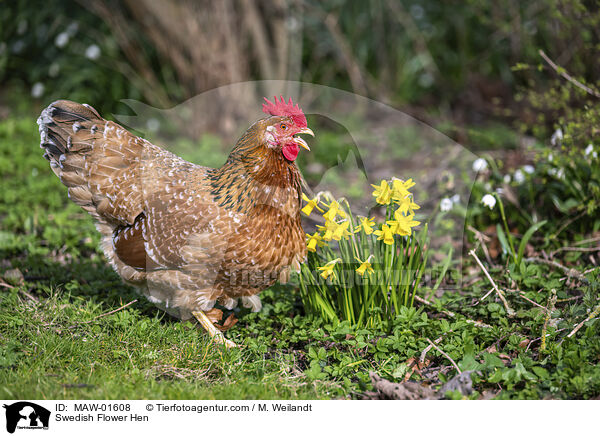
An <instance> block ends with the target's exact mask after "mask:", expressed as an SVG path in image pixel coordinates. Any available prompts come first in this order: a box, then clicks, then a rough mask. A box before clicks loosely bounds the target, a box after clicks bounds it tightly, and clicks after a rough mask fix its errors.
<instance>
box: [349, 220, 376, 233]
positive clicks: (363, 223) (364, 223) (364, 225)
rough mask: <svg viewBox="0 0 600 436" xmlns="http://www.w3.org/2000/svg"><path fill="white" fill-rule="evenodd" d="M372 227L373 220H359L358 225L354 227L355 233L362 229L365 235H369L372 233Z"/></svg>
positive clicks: (373, 224)
mask: <svg viewBox="0 0 600 436" xmlns="http://www.w3.org/2000/svg"><path fill="white" fill-rule="evenodd" d="M373 227H375V219H374V218H361V220H360V225H358V226H356V229H354V231H355V232H359V231H360V229H362V230H363V231H364V232H365V234H367V235H370V234H371V233H373Z"/></svg>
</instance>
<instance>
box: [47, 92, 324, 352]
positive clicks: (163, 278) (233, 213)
mask: <svg viewBox="0 0 600 436" xmlns="http://www.w3.org/2000/svg"><path fill="white" fill-rule="evenodd" d="M265 100H266V103H265V104H264V105H263V111H264V112H265V113H267V114H268V115H269V116H268V117H267V118H264V119H261V120H259V121H257V122H256V123H255V124H253V125H252V126H250V127H249V128H248V130H246V132H245V133H244V134H243V135H242V137H241V138H240V139H239V140H238V142H237V144H236V145H235V147H234V148H233V150H232V151H231V154H230V155H229V157H228V159H227V161H226V162H225V164H224V165H223V166H222V167H220V168H207V167H203V166H199V165H195V164H193V163H190V162H187V161H185V160H183V159H181V158H179V157H178V156H176V155H174V154H173V153H171V152H169V151H166V150H164V149H162V148H160V147H158V146H156V145H153V144H151V143H150V142H148V141H146V140H145V139H142V138H139V137H137V136H135V135H133V134H131V133H129V132H128V131H127V130H125V129H124V128H123V127H121V126H119V125H118V124H116V123H113V122H112V121H106V120H105V119H103V118H102V117H101V116H100V115H99V114H98V112H96V110H94V109H93V108H92V107H90V106H88V105H82V104H79V103H74V102H71V101H65V100H61V101H56V102H54V103H52V104H51V105H50V106H48V107H47V108H46V109H44V110H43V111H42V114H41V115H40V117H39V119H38V124H39V126H40V136H41V147H42V148H44V149H45V151H46V153H45V154H44V157H45V158H46V159H48V160H49V161H50V167H51V168H52V170H53V171H54V173H55V174H56V175H57V176H58V177H59V178H60V180H61V182H62V183H63V184H64V185H66V186H67V187H68V194H69V198H71V200H73V201H74V202H75V203H77V204H78V205H80V206H81V207H82V208H83V209H85V210H86V211H87V212H88V213H89V214H90V215H91V216H92V217H93V218H94V220H95V223H96V228H97V229H98V231H99V232H100V233H101V235H102V249H103V251H104V253H105V255H106V257H107V258H108V260H109V262H110V264H111V265H112V266H113V268H114V269H115V271H116V272H117V273H118V274H119V275H120V276H121V277H122V278H123V280H125V281H126V282H127V283H130V284H132V285H134V286H135V287H136V288H137V289H138V291H139V292H140V293H141V294H143V295H145V296H146V297H147V298H148V299H149V300H150V301H152V302H153V303H155V304H157V305H158V306H159V307H161V308H162V309H163V310H166V311H167V312H169V313H171V314H172V315H174V316H177V317H179V318H182V319H187V318H190V317H192V316H194V317H196V318H197V319H198V321H199V322H200V323H201V324H202V325H203V326H204V328H206V329H207V331H208V332H209V334H210V335H211V336H212V337H213V338H215V340H216V341H217V342H220V343H224V344H225V345H226V346H235V344H234V343H233V342H231V341H229V340H227V339H225V337H224V336H223V334H222V333H221V332H220V331H218V330H217V329H216V328H215V326H214V324H213V321H215V319H216V318H217V317H218V316H217V314H218V313H220V311H219V310H218V309H216V308H214V306H215V303H216V302H218V303H219V304H221V305H222V306H224V307H225V308H227V309H232V308H234V307H235V306H236V305H237V302H238V299H241V301H242V304H243V305H244V306H245V307H249V308H251V309H252V310H253V311H258V310H260V308H261V303H260V299H259V297H258V295H257V294H258V293H259V292H260V291H262V290H263V289H265V288H267V287H268V286H271V285H272V284H273V283H274V282H275V281H276V280H277V279H280V280H282V281H285V280H287V276H288V275H289V271H290V268H299V266H300V263H301V262H303V261H304V259H305V256H306V244H305V236H304V231H303V230H302V226H301V223H300V201H301V200H300V199H301V191H302V176H301V174H300V172H299V170H298V167H297V165H296V163H295V159H296V157H297V155H298V151H299V146H301V147H304V148H306V149H308V146H307V145H306V142H305V141H304V140H303V139H301V138H299V137H297V136H296V135H297V134H301V133H306V134H311V135H312V134H313V133H312V131H311V130H310V129H309V128H308V127H307V125H306V118H305V116H304V114H303V113H302V111H301V110H300V108H299V107H298V105H295V106H294V105H293V104H292V101H291V99H290V101H289V102H288V103H286V102H285V101H284V100H283V98H281V100H277V98H275V102H274V103H272V102H270V101H268V100H267V99H265ZM313 136H314V135H313Z"/></svg>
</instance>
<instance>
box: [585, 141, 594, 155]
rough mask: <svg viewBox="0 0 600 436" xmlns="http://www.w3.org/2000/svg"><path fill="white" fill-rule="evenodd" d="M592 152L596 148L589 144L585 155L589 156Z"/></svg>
mask: <svg viewBox="0 0 600 436" xmlns="http://www.w3.org/2000/svg"><path fill="white" fill-rule="evenodd" d="M592 151H594V146H593V145H592V144H588V146H587V147H585V155H586V156H589V155H590V154H591V153H592Z"/></svg>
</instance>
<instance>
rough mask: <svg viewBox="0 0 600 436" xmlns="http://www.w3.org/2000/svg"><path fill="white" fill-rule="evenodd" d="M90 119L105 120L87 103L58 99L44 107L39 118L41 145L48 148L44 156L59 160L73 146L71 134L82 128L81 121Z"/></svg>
mask: <svg viewBox="0 0 600 436" xmlns="http://www.w3.org/2000/svg"><path fill="white" fill-rule="evenodd" d="M90 121H91V122H98V123H101V122H104V120H103V119H102V117H101V116H100V114H98V112H96V110H95V109H94V108H92V107H90V106H88V105H86V104H79V103H75V102H73V101H68V100H58V101H55V102H54V103H52V104H51V105H50V106H48V107H47V108H46V109H44V110H43V111H42V113H41V115H40V117H39V118H38V120H37V123H38V125H39V126H40V138H41V143H40V147H41V148H43V149H45V150H46V153H44V157H45V158H46V159H48V160H49V161H51V162H52V161H59V160H60V156H61V155H63V154H65V153H67V152H68V151H69V149H70V148H71V145H72V140H71V136H72V135H73V134H74V133H77V132H78V130H79V129H81V128H82V125H81V123H86V124H87V123H88V122H90ZM92 133H93V132H92Z"/></svg>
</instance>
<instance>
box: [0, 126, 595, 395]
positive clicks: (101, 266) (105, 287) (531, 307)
mask: <svg viewBox="0 0 600 436" xmlns="http://www.w3.org/2000/svg"><path fill="white" fill-rule="evenodd" d="M34 120H35V117H34V116H30V117H23V118H20V119H17V118H10V119H7V120H4V121H1V122H0V172H1V174H2V186H3V189H2V190H1V191H0V259H1V260H0V276H2V277H3V280H2V282H0V284H1V286H0V345H1V347H0V398H4V399H23V398H32V399H33V398H38V399H40V398H52V399H62V398H90V399H104V398H107V399H108V398H111V399H112V398H120V399H136V398H163V399H188V398H190V399H191V398H194V399H198V398H205V399H208V398H215V399H250V398H252V399H254V398H257V399H266V398H268V399H288V398H292V399H293V398H302V399H304V398H344V397H350V398H361V397H362V394H363V393H364V392H365V391H368V390H370V389H372V386H371V384H370V381H369V378H368V372H369V371H375V372H377V373H378V374H380V375H381V376H383V377H385V378H387V379H389V380H391V381H395V382H400V381H402V380H403V379H404V378H405V377H407V378H410V379H411V380H416V381H419V382H422V383H426V384H430V385H433V386H434V387H435V386H438V385H439V384H441V383H443V382H444V381H445V380H447V379H449V378H451V377H452V376H453V375H454V374H455V373H456V370H455V369H454V367H453V366H452V365H451V364H450V362H449V361H448V359H447V357H446V356H444V355H442V354H441V353H439V352H438V351H436V350H435V349H432V350H430V351H429V352H428V353H427V354H426V363H427V364H426V365H425V368H424V369H423V370H422V371H421V374H419V373H418V372H414V371H413V370H412V369H411V367H410V364H411V362H412V361H413V360H414V359H419V357H420V356H421V353H422V352H423V350H424V349H426V348H427V347H428V345H429V342H428V339H429V340H431V341H434V340H436V339H438V338H440V341H439V342H438V346H439V348H440V349H441V350H443V351H444V353H446V354H447V356H449V357H450V358H452V359H453V360H454V361H455V362H456V363H457V365H458V366H459V368H461V370H468V369H475V370H478V372H477V373H474V374H473V380H474V389H475V392H474V393H473V395H472V396H471V398H481V397H483V396H484V395H486V393H491V395H493V396H495V397H496V398H596V397H598V396H599V395H600V365H599V363H600V322H598V320H597V319H592V320H590V321H588V322H586V323H585V324H584V326H583V327H582V328H581V329H580V330H579V331H578V332H577V333H576V334H575V335H574V336H573V337H571V338H567V337H566V335H567V333H569V332H570V331H571V330H572V329H573V327H574V326H575V325H576V324H578V323H579V322H581V321H583V320H584V319H585V318H586V316H588V311H591V310H593V309H594V308H595V307H596V306H597V305H598V278H599V271H598V269H593V265H590V261H589V257H588V256H589V255H592V256H594V255H596V253H594V252H590V253H578V252H564V253H562V255H561V256H559V257H557V260H558V261H559V262H561V263H564V264H565V265H568V267H569V268H573V269H575V270H577V271H579V272H584V271H587V272H586V273H585V277H586V278H587V280H588V281H589V284H583V283H580V282H578V281H576V280H574V279H573V278H568V277H566V275H565V273H564V272H563V271H561V270H559V269H556V268H553V267H551V266H548V265H538V264H525V263H524V262H522V261H521V260H520V259H514V258H512V257H510V256H511V255H510V254H506V255H504V254H502V253H501V252H500V254H498V257H495V258H494V262H492V264H489V263H488V262H485V264H486V267H487V268H488V270H489V272H490V274H491V275H492V277H493V278H494V280H495V281H496V283H497V284H498V286H500V287H501V288H502V289H518V290H519V291H521V292H520V293H517V292H510V291H507V293H506V298H507V301H508V303H509V305H510V307H511V308H512V309H513V310H515V316H514V317H512V318H509V317H508V315H507V313H506V310H505V308H504V306H503V304H502V302H501V301H500V300H499V299H497V298H496V296H495V294H491V295H490V296H488V297H487V298H486V299H484V300H481V297H482V296H483V295H485V294H486V293H487V292H488V291H489V289H490V285H489V283H488V282H487V279H486V278H485V277H484V275H483V274H482V272H481V270H480V269H478V267H477V266H476V265H475V264H474V263H473V259H471V258H470V257H469V256H467V255H466V253H464V257H463V258H462V259H457V261H460V262H462V263H463V273H464V277H463V286H462V288H461V290H460V292H446V293H437V294H436V295H437V298H432V299H431V300H432V306H423V305H420V304H415V307H413V308H400V310H399V312H398V313H397V315H396V317H395V318H394V319H393V320H392V321H391V324H390V325H386V326H385V328H383V326H381V327H378V326H376V327H374V328H369V329H366V328H355V327H352V326H351V325H350V324H349V323H348V322H342V323H339V324H337V325H332V324H330V323H328V322H325V321H323V320H322V319H319V318H315V317H309V316H306V315H305V312H304V308H303V307H302V305H301V303H300V301H301V300H300V295H299V291H298V289H297V285H295V284H294V283H292V284H290V285H287V286H282V285H276V286H274V287H273V288H271V289H269V290H267V291H265V292H263V294H261V298H262V300H263V306H264V307H263V310H262V311H261V312H260V313H248V312H245V311H242V312H239V313H237V316H238V318H239V319H240V321H239V322H238V324H236V326H235V327H234V328H233V329H231V330H230V331H229V332H227V336H228V337H229V338H231V339H232V340H234V341H236V342H237V343H238V344H240V345H241V347H240V348H239V349H235V350H225V349H222V348H221V347H217V346H214V345H212V344H210V343H209V341H208V339H207V336H206V335H205V334H204V333H203V332H202V331H201V330H200V329H198V328H197V327H196V326H195V325H194V324H192V323H191V322H180V321H178V320H176V319H174V318H171V317H169V316H168V315H166V314H164V313H162V312H161V311H159V310H158V309H156V308H155V307H154V306H153V305H151V304H149V303H148V302H146V301H145V300H144V299H143V298H140V297H138V296H137V295H136V294H135V293H134V291H133V290H132V289H131V288H130V287H128V286H126V285H124V284H123V283H122V282H121V280H120V279H119V277H118V276H117V275H116V274H115V273H114V272H113V271H112V270H111V269H110V268H109V267H108V266H107V265H106V263H105V261H104V259H103V257H102V255H101V253H100V251H99V250H98V248H97V244H98V236H97V234H96V232H95V230H94V226H93V223H92V222H91V219H90V218H89V217H88V216H87V215H86V214H85V213H83V212H82V211H81V210H80V209H79V208H78V207H77V206H75V205H74V204H72V203H71V202H70V201H69V200H68V199H67V196H66V189H65V188H64V186H62V185H61V184H60V182H59V181H58V180H57V179H56V177H55V176H54V175H53V174H52V172H51V171H50V169H49V167H48V164H47V162H46V161H45V160H44V159H43V158H42V151H41V150H40V149H39V148H38V146H37V144H38V142H39V138H38V134H37V126H36V125H35V121H34ZM206 149H208V147H207V148H206ZM476 195H479V194H477V193H475V194H474V196H476ZM505 206H507V205H505ZM472 210H473V211H475V212H473V213H472V215H470V219H471V220H472V221H471V224H473V225H474V226H476V227H477V228H478V229H480V230H483V229H485V228H487V226H488V225H489V221H490V220H491V222H492V223H493V224H494V225H496V224H500V226H502V221H501V220H500V218H499V217H498V216H497V215H493V214H491V213H490V212H489V211H486V210H485V209H482V208H481V207H480V205H474V206H473V208H472ZM537 212H538V214H544V211H543V210H539V211H537ZM494 213H496V212H494ZM518 213H519V212H518V211H516V210H515V209H514V208H513V207H508V206H507V208H506V214H507V220H508V222H509V225H508V228H509V229H510V230H511V231H513V232H514V230H512V229H513V225H515V223H519V222H520V220H519V219H518V216H517V215H518ZM548 215H549V216H543V217H542V219H548V220H553V218H552V217H551V216H550V214H548ZM562 223H563V221H559V220H554V221H549V222H548V223H547V224H546V225H544V227H542V228H541V229H539V230H537V231H536V232H535V233H533V234H529V235H528V237H530V239H529V244H533V249H534V250H542V249H544V250H546V251H547V252H548V251H551V250H552V249H556V248H557V247H560V246H567V245H573V244H574V243H575V242H574V241H578V240H582V239H585V238H588V237H590V234H587V233H585V231H579V230H573V231H571V230H569V231H566V230H565V231H562V232H561V233H560V237H561V238H563V239H559V238H549V237H548V236H547V235H548V234H552V231H554V230H555V229H556V228H557V227H559V226H560V225H562ZM529 226H530V224H527V225H526V226H523V229H521V234H524V233H525V232H526V231H527V229H528V228H529ZM576 229H579V227H576ZM546 232H547V233H546ZM467 236H468V238H467V243H468V245H469V248H472V247H474V245H473V244H472V234H470V233H469V234H468V235H467ZM493 236H494V235H491V237H493ZM510 237H511V238H515V241H514V245H515V247H516V248H517V249H518V247H519V243H520V241H521V238H522V237H521V236H519V235H517V234H513V235H511V236H510ZM490 244H491V243H490ZM578 246H584V247H590V245H589V244H587V245H586V244H583V245H578ZM475 248H477V247H475ZM477 253H478V255H479V256H480V257H481V258H482V259H483V258H484V257H483V254H482V250H481V247H479V248H478V249H477ZM526 256H529V254H526ZM518 257H519V256H517V258H518ZM596 258H597V257H596ZM442 259H443V258H442ZM516 260H520V262H518V263H515V262H516ZM454 266H456V264H454V265H452V266H451V269H452V267H454ZM16 270H18V272H16ZM19 273H20V274H22V275H23V278H22V279H21V278H20V276H19ZM454 274H456V272H455V273H454ZM427 286H432V284H429V285H427V284H424V286H422V287H421V288H420V289H419V290H418V292H417V294H418V295H419V296H420V297H422V298H424V297H426V296H428V293H429V289H428V288H427ZM442 287H443V286H442ZM553 290H554V291H553ZM553 292H555V293H556V298H557V301H556V302H555V304H554V309H552V305H551V302H552V298H553V295H554V294H553ZM524 297H525V298H524ZM135 299H138V302H136V303H133V304H131V305H128V306H127V307H124V308H123V306H124V305H126V304H128V303H130V302H131V301H133V300H135ZM534 303H535V304H534ZM540 306H542V307H540ZM545 307H548V308H550V309H552V310H551V316H550V317H549V318H548V317H547V316H546V312H545V309H543V308H545ZM113 311H114V312H113ZM449 312H453V313H454V315H450V314H449ZM472 321H479V322H483V323H485V324H487V325H488V327H481V326H480V325H476V324H474V323H473V322H472ZM544 333H545V334H546V335H547V336H545V342H544V346H543V347H542V346H541V345H542V341H541V337H542V335H543V334H544Z"/></svg>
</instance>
